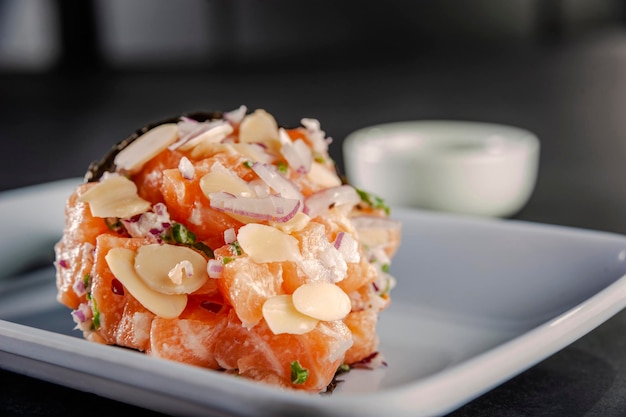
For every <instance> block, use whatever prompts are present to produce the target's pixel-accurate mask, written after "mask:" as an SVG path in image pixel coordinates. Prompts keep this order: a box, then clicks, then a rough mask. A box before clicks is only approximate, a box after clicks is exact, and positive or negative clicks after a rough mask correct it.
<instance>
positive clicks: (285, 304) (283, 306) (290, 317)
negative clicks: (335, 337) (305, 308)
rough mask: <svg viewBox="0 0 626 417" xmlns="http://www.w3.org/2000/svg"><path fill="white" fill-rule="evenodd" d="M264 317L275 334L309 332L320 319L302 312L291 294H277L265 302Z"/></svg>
mask: <svg viewBox="0 0 626 417" xmlns="http://www.w3.org/2000/svg"><path fill="white" fill-rule="evenodd" d="M263 318H264V319H265V322H266V323H267V325H268V326H269V328H270V330H271V331H272V332H273V333H274V334H281V333H290V334H304V333H308V332H310V331H311V330H313V329H314V328H315V326H317V323H318V322H319V320H317V319H315V318H313V317H310V316H306V315H304V314H302V313H300V312H299V311H298V310H296V308H295V307H294V305H293V301H292V299H291V295H286V294H284V295H275V296H273V297H270V298H268V299H267V300H266V301H265V303H264V304H263Z"/></svg>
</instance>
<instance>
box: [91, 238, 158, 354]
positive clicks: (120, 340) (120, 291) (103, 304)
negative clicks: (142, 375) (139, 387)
mask: <svg viewBox="0 0 626 417" xmlns="http://www.w3.org/2000/svg"><path fill="white" fill-rule="evenodd" d="M147 243H148V242H147V241H146V240H145V239H140V238H124V237H117V236H113V235H100V236H98V238H97V240H96V252H95V258H94V265H93V269H92V282H93V285H92V287H91V296H92V299H93V301H94V302H95V304H96V308H97V310H98V311H99V322H100V326H99V328H98V329H97V330H98V333H99V334H100V336H101V337H102V339H103V340H104V341H105V343H107V344H119V345H121V346H126V347H131V348H135V349H139V350H145V348H146V343H145V342H146V341H145V340H143V338H141V337H139V338H138V337H136V336H135V335H133V333H134V332H135V331H137V332H145V327H142V325H143V326H145V322H144V320H142V319H141V317H142V316H140V315H139V316H136V314H138V313H139V314H145V313H149V314H151V315H153V314H152V313H151V312H149V311H148V310H147V309H146V308H144V307H143V306H142V305H141V304H140V303H139V302H138V301H137V300H135V299H134V298H133V296H132V295H130V294H129V293H128V291H124V287H123V286H122V284H121V283H120V282H119V281H118V280H117V279H116V278H115V276H113V273H112V272H111V270H110V269H109V266H108V264H107V261H106V259H105V256H106V254H107V253H108V252H109V250H111V249H112V248H126V249H131V250H137V248H139V247H140V246H142V245H145V244H147ZM144 318H145V317H144ZM133 340H140V342H139V343H135V342H133Z"/></svg>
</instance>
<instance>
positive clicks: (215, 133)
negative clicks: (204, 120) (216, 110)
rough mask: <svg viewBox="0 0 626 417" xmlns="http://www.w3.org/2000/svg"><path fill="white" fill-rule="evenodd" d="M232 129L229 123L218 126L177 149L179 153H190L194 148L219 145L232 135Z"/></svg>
mask: <svg viewBox="0 0 626 417" xmlns="http://www.w3.org/2000/svg"><path fill="white" fill-rule="evenodd" d="M233 130H234V129H233V127H232V126H231V125H230V124H229V123H224V124H220V125H217V126H214V127H212V128H211V129H209V130H207V131H206V132H203V133H201V134H199V135H198V136H196V137H195V138H192V139H190V140H188V141H187V142H185V143H184V144H182V145H181V146H180V147H179V148H178V149H180V150H181V151H190V150H192V149H193V148H195V147H196V146H205V145H212V144H216V143H220V142H221V141H222V140H224V139H225V138H226V137H227V136H228V135H230V134H231V133H233Z"/></svg>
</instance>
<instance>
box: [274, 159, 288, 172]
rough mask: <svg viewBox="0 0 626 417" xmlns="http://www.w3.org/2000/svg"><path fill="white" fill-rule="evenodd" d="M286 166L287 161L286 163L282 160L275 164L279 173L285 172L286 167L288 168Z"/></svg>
mask: <svg viewBox="0 0 626 417" xmlns="http://www.w3.org/2000/svg"><path fill="white" fill-rule="evenodd" d="M288 167H289V166H288V165H287V163H286V162H284V161H278V165H276V168H277V169H278V172H281V173H283V174H286V173H287V168H288Z"/></svg>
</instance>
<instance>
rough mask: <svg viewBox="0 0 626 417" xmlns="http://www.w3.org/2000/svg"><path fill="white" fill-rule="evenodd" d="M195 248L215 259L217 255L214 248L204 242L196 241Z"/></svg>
mask: <svg viewBox="0 0 626 417" xmlns="http://www.w3.org/2000/svg"><path fill="white" fill-rule="evenodd" d="M191 246H193V247H194V248H196V249H198V250H199V251H200V252H202V253H204V254H205V255H206V256H207V258H209V259H213V258H215V255H214V254H213V250H212V249H211V248H210V247H209V245H207V244H205V243H202V242H195V243H194V244H193V245H191Z"/></svg>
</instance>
